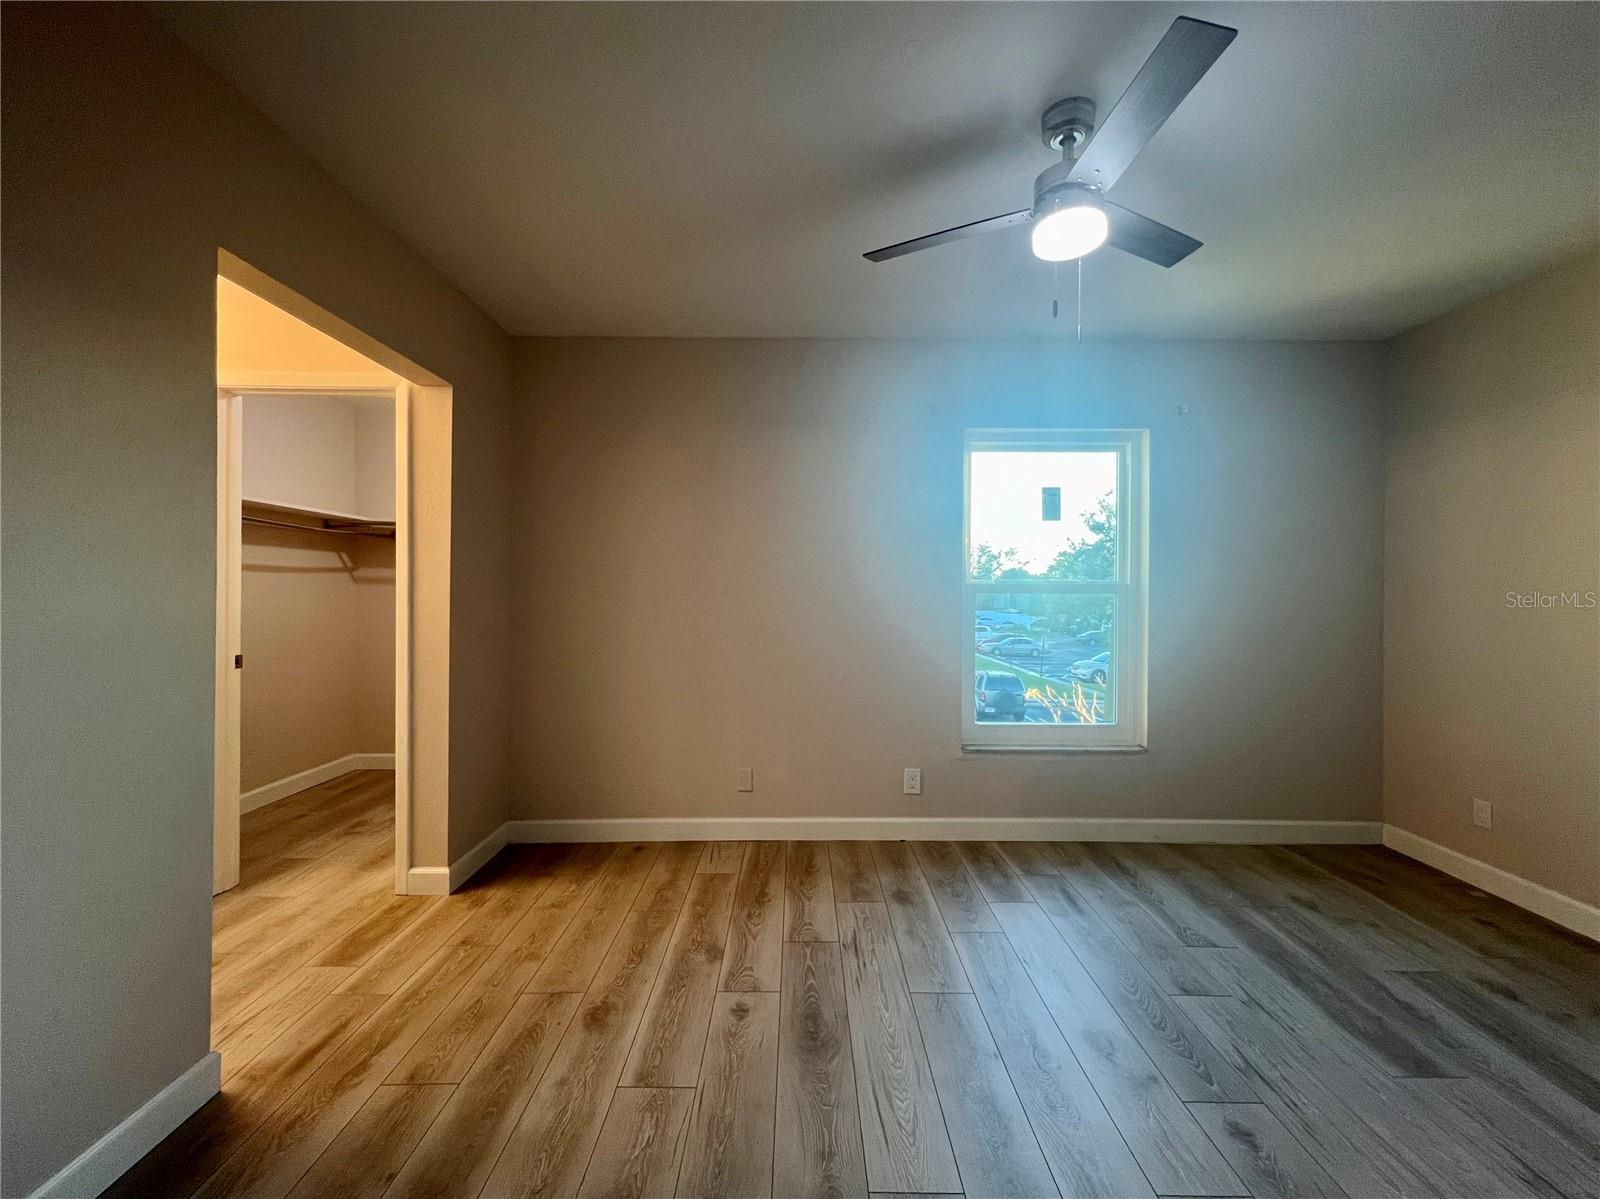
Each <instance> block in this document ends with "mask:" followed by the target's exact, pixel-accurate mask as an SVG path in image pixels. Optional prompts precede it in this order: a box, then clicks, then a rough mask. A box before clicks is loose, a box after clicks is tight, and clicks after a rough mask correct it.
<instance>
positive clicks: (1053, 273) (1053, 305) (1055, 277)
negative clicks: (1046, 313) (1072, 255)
mask: <svg viewBox="0 0 1600 1199" xmlns="http://www.w3.org/2000/svg"><path fill="white" fill-rule="evenodd" d="M1050 289H1051V296H1050V319H1051V320H1053V321H1054V320H1060V319H1061V264H1060V263H1059V262H1052V263H1051V264H1050Z"/></svg>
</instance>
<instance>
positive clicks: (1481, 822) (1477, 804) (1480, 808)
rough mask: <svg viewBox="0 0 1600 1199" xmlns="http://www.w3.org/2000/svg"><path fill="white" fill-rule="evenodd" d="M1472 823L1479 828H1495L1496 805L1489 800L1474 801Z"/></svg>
mask: <svg viewBox="0 0 1600 1199" xmlns="http://www.w3.org/2000/svg"><path fill="white" fill-rule="evenodd" d="M1472 823H1473V824H1475V825H1477V826H1478V827H1479V828H1493V827H1494V805H1493V804H1492V803H1490V802H1489V801H1488V800H1487V799H1475V800H1473V801H1472Z"/></svg>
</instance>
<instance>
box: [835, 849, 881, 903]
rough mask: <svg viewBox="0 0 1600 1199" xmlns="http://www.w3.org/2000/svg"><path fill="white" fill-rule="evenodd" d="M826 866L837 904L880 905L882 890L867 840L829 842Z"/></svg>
mask: <svg viewBox="0 0 1600 1199" xmlns="http://www.w3.org/2000/svg"><path fill="white" fill-rule="evenodd" d="M828 867H829V870H830V872H831V873H832V875H833V898H834V901H835V902H836V903H882V902H883V887H882V886H880V885H879V883H878V867H877V866H876V865H875V864H874V863H873V860H872V844H871V842H868V841H829V842H828Z"/></svg>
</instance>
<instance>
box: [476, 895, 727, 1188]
mask: <svg viewBox="0 0 1600 1199" xmlns="http://www.w3.org/2000/svg"><path fill="white" fill-rule="evenodd" d="M700 877H702V878H721V877H723V876H722V875H716V874H706V875H701V876H700ZM675 915H676V913H674V912H672V911H668V910H663V909H657V908H646V909H643V910H638V911H634V912H631V913H629V915H628V918H627V920H626V921H624V922H623V925H622V928H621V929H620V930H619V931H618V933H617V939H616V941H614V942H613V943H612V946H611V949H610V951H609V952H608V953H607V954H606V956H605V960H604V961H602V962H601V963H600V971H599V973H598V974H597V975H596V976H595V980H594V984H593V985H592V986H591V987H590V988H589V990H588V991H587V992H586V993H585V994H584V996H583V1001H582V1003H581V1004H580V1005H579V1008H578V1011H577V1013H576V1015H575V1016H574V1017H573V1020H572V1022H571V1024H570V1025H569V1026H568V1028H567V1032H566V1035H565V1036H563V1037H562V1038H561V1043H560V1045H559V1046H557V1048H556V1052H555V1056H554V1058H552V1059H551V1062H550V1064H549V1066H548V1067H547V1068H546V1069H545V1072H544V1077H543V1078H542V1079H540V1081H539V1085H538V1087H537V1089H536V1090H535V1091H534V1093H533V1096H532V1098H531V1099H530V1100H529V1101H528V1104H527V1106H526V1108H525V1109H524V1111H523V1113H522V1117H521V1119H519V1120H518V1121H517V1124H516V1127H515V1128H514V1129H513V1130H512V1132H511V1135H510V1136H509V1138H508V1139H507V1141H506V1144H505V1147H504V1149H503V1150H502V1151H501V1153H500V1157H499V1159H498V1161H496V1163H495V1165H494V1168H493V1170H492V1171H491V1172H490V1173H489V1177H488V1181H487V1182H486V1183H485V1184H484V1188H483V1191H482V1196H483V1199H497V1197H499V1199H506V1197H517V1196H531V1195H550V1196H558V1195H559V1196H563V1197H566V1196H571V1195H574V1194H576V1193H577V1190H578V1187H579V1185H580V1183H581V1182H582V1180H583V1172H584V1169H585V1167H586V1166H587V1165H588V1162H589V1154H590V1153H591V1152H592V1151H593V1149H594V1143H595V1141H596V1140H597V1139H598V1138H599V1136H600V1128H601V1125H602V1123H603V1122H604V1119H605V1112H606V1108H607V1106H608V1105H609V1104H610V1102H611V1092H612V1091H613V1090H614V1089H615V1088H616V1085H617V1081H618V1079H619V1078H620V1077H621V1075H622V1067H623V1063H624V1061H625V1059H626V1057H627V1053H628V1046H629V1043H630V1042H631V1040H632V1038H633V1034H634V1031H635V1030H636V1029H637V1028H638V1026H639V1017H640V1016H641V1015H642V1014H643V1013H644V1005H645V1001H646V1000H647V999H648V998H649V995H650V984H651V982H652V981H653V980H654V978H655V975H656V971H657V969H658V968H659V967H660V965H661V959H662V958H663V957H664V956H665V955H666V951H667V942H668V940H669V939H670V938H671V935H672V927H673V924H674V917H675Z"/></svg>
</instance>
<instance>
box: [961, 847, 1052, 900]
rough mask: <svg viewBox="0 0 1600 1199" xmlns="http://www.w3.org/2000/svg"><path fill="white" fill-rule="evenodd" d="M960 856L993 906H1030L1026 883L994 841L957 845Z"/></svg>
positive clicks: (983, 894)
mask: <svg viewBox="0 0 1600 1199" xmlns="http://www.w3.org/2000/svg"><path fill="white" fill-rule="evenodd" d="M955 847H956V852H957V853H958V854H960V855H961V860H962V861H963V862H964V863H966V867H967V873H968V874H970V875H972V878H973V880H974V881H975V882H976V883H977V884H978V891H979V893H980V894H981V895H982V896H983V897H984V898H985V899H987V900H988V901H989V902H990V903H1027V902H1029V901H1030V900H1032V898H1033V896H1031V895H1029V894H1028V889H1027V887H1025V886H1023V885H1022V879H1021V878H1020V877H1019V876H1018V874H1017V872H1016V871H1015V870H1013V869H1012V868H1011V864H1010V863H1009V862H1007V861H1006V859H1005V855H1004V854H1002V853H1001V852H1000V849H999V847H998V846H996V845H995V843H994V842H993V841H957V842H956V843H955Z"/></svg>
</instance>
